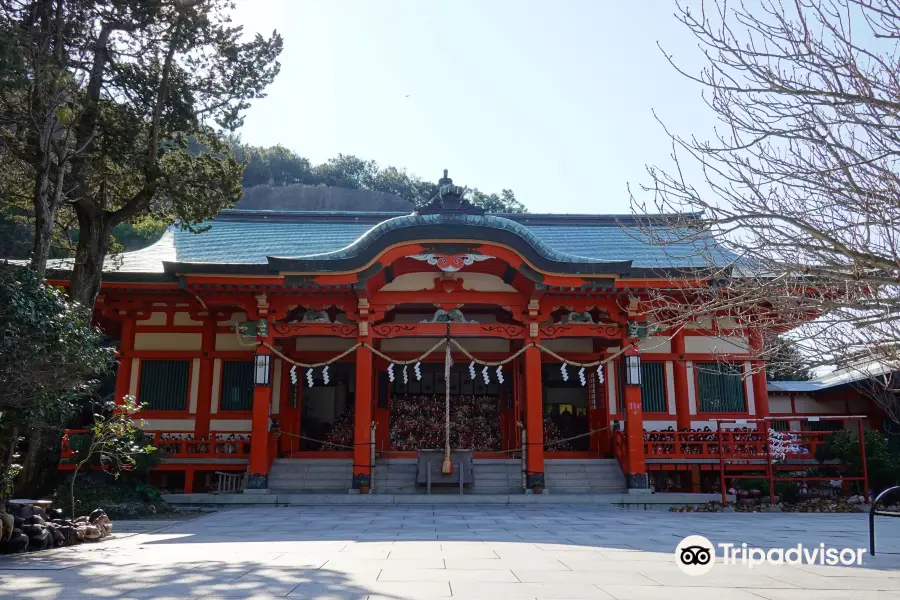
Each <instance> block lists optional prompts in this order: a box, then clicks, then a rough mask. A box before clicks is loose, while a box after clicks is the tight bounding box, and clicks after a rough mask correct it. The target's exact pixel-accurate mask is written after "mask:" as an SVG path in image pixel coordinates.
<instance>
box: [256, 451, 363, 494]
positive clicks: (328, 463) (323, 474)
mask: <svg viewBox="0 0 900 600" xmlns="http://www.w3.org/2000/svg"><path fill="white" fill-rule="evenodd" d="M352 485H353V460H352V459H302V458H279V459H277V460H276V461H275V462H274V463H273V464H272V470H271V471H270V472H269V489H270V490H271V491H272V492H276V493H284V492H290V493H301V494H303V493H343V494H346V493H347V490H349V489H350V488H351V487H352Z"/></svg>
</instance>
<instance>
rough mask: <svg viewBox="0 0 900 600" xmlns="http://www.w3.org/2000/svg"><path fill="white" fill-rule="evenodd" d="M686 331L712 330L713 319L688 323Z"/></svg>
mask: <svg viewBox="0 0 900 600" xmlns="http://www.w3.org/2000/svg"><path fill="white" fill-rule="evenodd" d="M684 327H685V329H712V318H706V319H700V320H698V321H697V322H696V323H687V324H686V325H685V326H684Z"/></svg>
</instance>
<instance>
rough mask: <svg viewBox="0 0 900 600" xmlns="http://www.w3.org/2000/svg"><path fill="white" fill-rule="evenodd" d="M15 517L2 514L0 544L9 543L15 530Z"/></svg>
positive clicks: (0, 515) (0, 513) (0, 518)
mask: <svg viewBox="0 0 900 600" xmlns="http://www.w3.org/2000/svg"><path fill="white" fill-rule="evenodd" d="M15 521H16V519H15V517H13V516H12V515H10V514H7V513H5V512H0V542H6V541H9V538H10V537H11V536H12V532H13V529H15Z"/></svg>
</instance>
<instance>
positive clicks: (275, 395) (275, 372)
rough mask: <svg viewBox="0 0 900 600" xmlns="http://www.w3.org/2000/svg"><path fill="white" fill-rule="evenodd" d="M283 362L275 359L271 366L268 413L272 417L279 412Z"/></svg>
mask: <svg viewBox="0 0 900 600" xmlns="http://www.w3.org/2000/svg"><path fill="white" fill-rule="evenodd" d="M282 365H283V361H282V360H281V359H280V358H276V359H275V364H274V365H273V366H272V408H271V410H270V411H269V412H270V413H271V414H273V415H277V414H278V413H279V412H281V369H282V368H283V366H282Z"/></svg>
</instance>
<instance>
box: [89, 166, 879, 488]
mask: <svg viewBox="0 0 900 600" xmlns="http://www.w3.org/2000/svg"><path fill="white" fill-rule="evenodd" d="M461 192H462V190H461V189H460V188H459V187H457V186H454V185H453V184H452V181H451V180H449V179H446V178H445V179H443V180H441V187H440V192H439V194H438V195H437V196H436V197H435V199H434V200H433V201H432V202H431V204H430V205H429V206H428V207H427V208H425V209H422V210H419V211H418V212H416V213H413V214H399V213H381V212H308V211H306V212H304V211H298V212H290V211H285V212H271V211H258V210H252V211H248V210H227V211H224V212H222V213H221V214H220V215H219V217H218V218H216V219H215V220H214V221H213V222H211V223H209V225H210V228H209V230H208V231H205V232H204V233H201V234H191V233H188V232H184V231H180V230H177V229H173V230H170V231H168V232H167V233H166V234H165V235H164V236H163V237H162V239H161V240H160V241H158V242H157V243H155V244H154V245H152V246H150V247H148V248H145V249H143V250H140V251H136V252H129V253H125V254H123V255H121V256H120V257H118V258H117V259H116V260H115V261H111V262H110V264H109V265H108V268H107V272H106V273H105V274H104V280H103V286H102V290H101V295H100V298H99V300H98V303H97V309H96V310H97V320H98V322H99V323H100V324H101V325H102V326H103V327H104V328H105V329H106V330H107V331H109V332H110V333H111V335H114V336H117V337H118V339H119V340H120V348H119V368H118V373H117V378H116V390H115V394H116V397H118V398H121V397H123V396H125V395H126V394H131V395H134V396H136V397H137V399H138V401H139V402H141V403H143V404H144V405H145V409H144V410H143V411H142V412H141V413H140V417H141V418H142V419H143V420H144V421H145V423H146V425H145V429H146V430H147V431H149V432H153V435H154V436H155V437H156V444H157V445H158V446H159V447H160V448H162V449H163V450H164V451H165V458H164V459H163V462H162V464H161V465H160V466H159V467H157V469H156V471H155V473H154V477H155V478H156V482H157V483H158V484H160V485H162V486H163V487H165V488H169V489H183V490H184V491H185V492H192V491H194V492H202V491H206V489H207V487H208V486H209V484H210V482H211V481H212V474H213V473H215V472H246V473H248V475H249V477H248V478H247V484H246V485H247V489H258V490H265V489H267V488H268V487H270V486H272V487H273V488H278V487H281V488H284V487H285V486H286V487H288V488H293V489H297V490H299V491H303V490H304V489H319V490H320V491H326V490H327V491H344V492H346V491H347V489H348V488H356V489H358V488H359V487H360V483H361V482H363V483H365V482H366V481H367V480H368V479H369V478H371V477H372V476H373V475H374V474H375V473H373V472H372V468H373V455H374V465H376V469H377V468H380V467H379V465H380V464H381V463H382V462H389V461H391V460H393V461H401V462H402V460H404V459H408V458H410V457H414V456H415V451H416V450H421V449H433V448H442V447H443V435H444V434H443V433H441V431H442V430H441V424H442V423H443V406H444V405H443V402H444V398H445V393H446V389H447V386H449V388H450V396H451V412H452V413H453V419H452V421H451V438H452V439H453V440H454V447H463V448H468V449H474V450H475V462H476V464H478V463H479V461H482V462H483V463H484V464H489V463H492V461H493V463H495V464H511V465H513V466H512V467H511V471H510V472H511V473H513V474H515V473H516V472H517V470H518V469H519V467H517V466H515V465H516V464H517V463H516V461H520V460H521V450H522V447H523V440H524V445H525V449H526V456H525V461H524V471H525V474H526V475H527V487H529V488H530V487H531V485H532V484H533V483H544V485H546V486H547V488H548V489H550V490H554V489H556V488H559V489H563V488H565V487H566V486H567V485H568V486H569V488H567V489H579V488H578V487H577V482H575V483H576V486H575V487H574V488H572V487H571V486H572V485H573V482H572V481H571V478H572V472H571V471H572V469H568V468H567V467H565V465H569V466H571V465H574V464H578V465H580V467H579V468H581V469H582V471H580V473H582V474H583V473H590V472H591V468H592V467H591V465H593V464H595V463H596V465H603V466H604V468H607V467H609V468H611V469H613V471H614V472H613V473H612V479H610V481H611V483H609V486H610V489H612V488H615V487H617V486H618V487H623V488H624V487H625V486H627V487H628V488H635V489H645V488H647V487H648V485H649V482H648V473H651V474H653V473H665V472H672V473H679V474H683V475H679V478H680V483H679V484H678V486H680V488H681V489H682V490H683V491H701V489H704V490H705V491H712V489H711V486H712V485H713V484H709V483H706V482H704V481H703V471H704V470H713V471H714V472H715V470H717V469H719V461H718V460H717V457H716V456H715V453H716V452H718V450H717V449H711V448H710V447H708V445H707V443H706V442H705V441H696V440H695V439H693V438H687V437H685V438H684V439H682V440H680V441H679V443H670V442H672V441H674V438H673V439H668V440H663V442H660V441H659V439H661V438H655V437H654V435H655V434H654V433H653V431H654V430H664V429H667V428H669V427H672V428H673V429H675V430H690V429H695V430H696V429H702V428H704V427H710V429H711V430H715V429H716V428H717V424H716V421H715V420H716V419H728V418H733V419H736V420H737V421H736V422H733V423H729V424H727V425H726V429H733V428H735V427H740V426H741V422H740V420H743V419H753V418H763V417H770V416H776V417H778V418H779V419H785V422H787V421H789V420H790V417H791V416H792V415H793V416H797V415H800V414H802V411H797V410H796V409H795V408H794V407H793V405H792V404H791V403H788V404H787V405H786V406H785V405H784V402H783V401H782V400H781V399H779V400H777V403H778V406H779V409H778V410H777V411H775V410H773V406H774V404H775V401H773V400H770V397H769V392H768V391H767V385H766V377H765V371H764V369H763V368H762V367H763V365H762V364H761V363H760V362H759V361H758V356H757V355H755V354H754V351H753V350H752V348H754V347H755V345H754V343H753V341H754V340H749V339H747V336H745V335H742V332H741V331H737V330H734V324H733V323H732V322H730V321H729V319H728V318H727V317H723V318H720V319H717V320H715V321H710V322H706V323H697V324H696V325H694V326H691V327H688V328H686V329H684V330H682V331H681V332H679V333H677V334H675V335H672V334H671V332H667V331H655V330H654V327H653V324H652V323H647V322H646V320H645V319H644V317H643V316H642V315H641V314H640V312H639V305H640V301H641V300H642V299H645V298H646V297H647V292H648V290H650V289H653V288H659V287H665V286H669V285H671V280H672V279H673V278H677V277H679V271H678V267H695V266H697V265H696V264H695V263H694V261H695V260H696V259H695V258H694V253H693V251H692V249H691V248H685V249H684V252H683V259H682V260H683V262H684V264H683V265H679V264H672V258H671V255H672V248H668V249H667V254H665V253H664V252H663V250H662V249H661V248H659V247H654V246H651V245H649V244H644V243H642V242H640V241H639V240H640V236H637V235H635V234H634V233H633V232H629V225H633V224H634V220H633V218H632V217H630V216H608V215H552V214H544V215H536V214H502V215H500V214H484V213H483V211H481V210H479V209H477V208H475V207H473V206H471V205H470V204H469V203H468V202H466V201H464V200H461V198H460V194H461ZM675 250H677V248H675ZM448 336H449V337H450V338H452V339H453V340H454V341H455V342H456V344H458V345H459V346H461V347H463V348H465V350H466V351H467V352H468V353H470V355H471V356H472V357H474V358H475V359H476V361H478V360H480V361H485V362H499V361H504V360H506V359H508V358H510V357H511V356H513V355H516V356H515V358H514V359H513V360H511V361H510V362H507V363H506V364H505V365H504V366H503V368H502V369H501V372H500V374H499V375H498V372H497V367H496V366H490V367H488V368H487V369H485V366H484V365H483V364H481V363H478V364H476V365H475V377H474V378H473V377H472V376H471V375H472V372H471V370H470V362H472V361H471V359H470V358H469V357H467V356H465V355H464V354H463V353H462V351H461V350H460V348H459V346H457V345H456V344H454V345H453V346H452V347H451V350H452V358H453V361H454V366H453V367H452V370H451V377H450V378H449V380H448V379H446V377H445V371H444V347H443V345H440V344H439V343H440V342H441V341H442V340H445V339H446V338H447V337H448ZM436 345H437V346H438V349H437V350H435V351H434V352H433V353H432V354H430V355H429V356H427V357H423V358H421V361H420V362H421V364H420V366H419V368H418V372H419V373H420V374H421V378H419V377H417V376H416V373H415V371H416V370H417V369H416V368H415V367H414V365H409V366H407V367H406V369H405V370H406V373H405V379H406V381H405V382H404V367H403V366H402V365H400V364H399V361H408V360H411V359H415V358H418V357H420V355H421V354H422V353H423V352H424V351H426V350H427V349H429V348H433V347H435V346H436ZM348 350H350V351H349V352H347V351H348ZM338 356H340V358H339V359H338V360H337V361H335V362H332V363H331V364H330V365H329V366H328V372H327V374H326V373H323V371H324V368H323V367H322V366H318V367H315V368H313V369H311V370H310V369H307V368H305V367H297V368H296V369H295V370H293V373H292V369H291V367H292V365H291V363H290V362H289V361H296V362H300V363H306V364H311V363H323V362H327V361H331V360H333V359H334V358H335V357H338ZM385 357H387V358H389V359H390V361H395V362H397V363H398V364H395V366H394V367H392V368H391V369H389V367H390V364H391V363H390V361H389V360H387V359H386V358H385ZM561 358H562V359H565V360H567V361H571V363H596V362H597V361H608V362H606V363H605V364H603V366H602V367H598V366H591V367H588V368H585V369H584V371H583V372H581V368H580V367H578V366H577V365H575V364H570V365H569V366H568V367H567V368H566V369H565V373H564V372H563V369H562V368H561V367H562V364H563V363H562V362H561V360H560V359H561ZM636 358H639V362H638V361H637V360H636ZM626 363H627V364H628V366H629V367H631V371H630V372H629V369H627V368H626ZM598 369H599V370H600V371H601V373H600V374H598ZM635 369H637V374H636V373H635V371H634V370H635ZM389 370H390V371H391V372H392V374H393V381H391V373H389ZM485 375H486V376H487V377H485ZM637 375H639V377H638V376H637ZM745 375H746V376H745ZM582 376H583V377H584V382H583V383H582V380H581V378H582ZM501 379H502V382H501V381H500V380H501ZM326 380H327V381H326ZM310 382H312V383H313V385H312V386H310V385H309V384H310ZM637 382H639V384H637ZM845 408H846V409H847V410H849V411H850V413H851V414H859V411H860V410H864V409H865V408H866V407H865V406H853V407H850V406H845V405H841V408H840V410H839V411H838V414H841V413H843V414H848V413H846V412H844V409H845ZM775 412H778V413H779V414H777V415H776V414H774V413H775ZM807 414H808V413H807ZM523 428H524V432H525V433H524V435H523V434H522V430H523ZM779 428H787V429H793V430H799V429H803V428H805V426H803V427H801V425H800V422H799V421H797V422H796V423H793V424H789V425H786V426H784V427H781V426H779ZM645 430H646V431H645ZM546 438H553V439H546ZM569 438H572V439H569ZM559 440H564V441H559ZM372 442H374V453H373V452H372ZM682 442H683V443H682ZM714 459H716V460H714ZM291 461H297V464H301V463H302V464H303V465H305V470H304V471H303V473H305V475H303V476H301V477H298V478H295V479H291V478H290V477H288V478H287V479H284V478H283V477H282V478H281V480H279V478H278V477H276V476H275V472H273V468H274V469H275V471H277V470H278V469H279V468H281V469H283V470H284V469H288V471H286V472H289V468H290V464H291ZM554 465H556V467H555V470H554ZM619 468H621V473H618V469H619ZM729 468H737V469H740V468H746V467H745V466H744V467H742V466H740V465H738V466H730V467H729ZM315 472H319V473H323V472H327V473H333V474H334V476H333V477H332V478H329V477H325V479H324V480H326V481H329V482H331V483H326V484H325V485H324V487H323V486H322V485H320V486H319V487H318V488H313V486H312V485H311V483H312V481H313V476H312V475H311V474H312V473H315ZM270 473H272V474H273V475H272V477H271V478H270V477H269V475H270ZM567 473H568V474H567ZM623 475H624V477H623ZM576 477H577V478H579V479H589V477H586V476H584V475H576ZM388 478H390V477H388ZM320 481H321V478H320ZM276 484H278V485H276ZM373 484H374V488H375V490H376V491H381V490H382V489H383V488H384V486H383V485H382V484H381V482H379V481H378V478H375V481H374V482H373ZM387 484H388V481H385V482H384V485H387ZM487 485H488V482H487V481H482V480H479V478H478V476H477V468H476V481H475V487H476V489H482V490H484V489H487ZM597 485H601V484H597ZM658 485H659V484H657V486H658ZM329 486H330V487H331V488H332V489H327V488H329ZM506 487H509V488H510V490H514V489H515V488H518V490H519V491H521V490H522V488H523V487H526V486H523V485H522V484H521V483H518V482H516V481H515V477H513V476H511V477H510V479H509V481H508V482H507V481H503V482H501V483H500V485H499V486H498V487H496V488H491V489H498V490H500V491H509V490H506V489H505V488H506ZM584 491H598V489H594V488H592V487H590V485H588V486H587V487H585V488H584ZM601 491H602V490H601Z"/></svg>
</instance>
